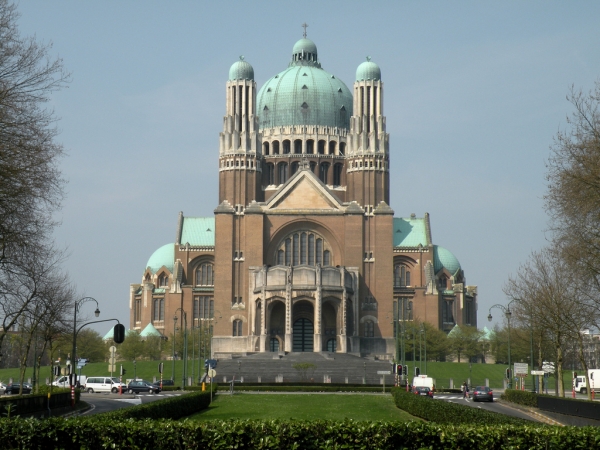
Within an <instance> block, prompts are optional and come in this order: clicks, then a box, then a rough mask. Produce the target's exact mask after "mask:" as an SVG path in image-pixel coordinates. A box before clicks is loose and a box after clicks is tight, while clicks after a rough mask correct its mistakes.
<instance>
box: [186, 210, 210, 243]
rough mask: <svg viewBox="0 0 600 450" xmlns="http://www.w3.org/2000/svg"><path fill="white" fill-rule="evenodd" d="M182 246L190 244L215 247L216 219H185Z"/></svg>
mask: <svg viewBox="0 0 600 450" xmlns="http://www.w3.org/2000/svg"><path fill="white" fill-rule="evenodd" d="M179 242H181V245H185V244H187V243H189V244H190V245H193V246H203V247H214V246H215V218H214V217H184V218H183V229H182V230H181V239H180V240H179Z"/></svg>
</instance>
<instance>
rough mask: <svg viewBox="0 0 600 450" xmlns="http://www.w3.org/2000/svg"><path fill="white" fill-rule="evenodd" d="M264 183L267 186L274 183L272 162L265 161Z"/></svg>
mask: <svg viewBox="0 0 600 450" xmlns="http://www.w3.org/2000/svg"><path fill="white" fill-rule="evenodd" d="M265 184H266V185H267V186H270V185H272V184H275V165H274V164H273V163H267V166H266V169H265Z"/></svg>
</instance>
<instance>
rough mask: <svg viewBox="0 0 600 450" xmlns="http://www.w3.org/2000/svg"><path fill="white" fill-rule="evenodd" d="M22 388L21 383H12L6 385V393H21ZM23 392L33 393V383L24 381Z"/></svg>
mask: <svg viewBox="0 0 600 450" xmlns="http://www.w3.org/2000/svg"><path fill="white" fill-rule="evenodd" d="M20 390H21V385H20V384H19V383H10V384H7V385H6V394H7V395H11V394H16V395H19V391H20ZM23 394H31V385H28V384H27V383H23Z"/></svg>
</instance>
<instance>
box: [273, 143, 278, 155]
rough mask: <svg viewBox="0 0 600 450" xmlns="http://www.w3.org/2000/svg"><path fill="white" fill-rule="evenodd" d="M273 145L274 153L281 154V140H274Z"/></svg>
mask: <svg viewBox="0 0 600 450" xmlns="http://www.w3.org/2000/svg"><path fill="white" fill-rule="evenodd" d="M271 145H272V146H273V154H274V155H279V141H273V142H272V143H271Z"/></svg>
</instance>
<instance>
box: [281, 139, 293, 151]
mask: <svg viewBox="0 0 600 450" xmlns="http://www.w3.org/2000/svg"><path fill="white" fill-rule="evenodd" d="M290 147H291V143H290V140H289V139H286V140H284V141H283V154H284V155H287V154H289V153H290Z"/></svg>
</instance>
